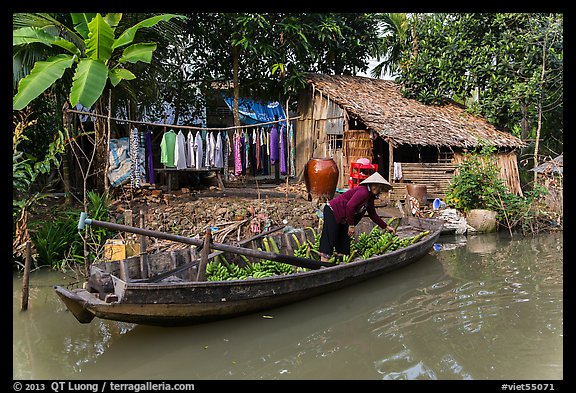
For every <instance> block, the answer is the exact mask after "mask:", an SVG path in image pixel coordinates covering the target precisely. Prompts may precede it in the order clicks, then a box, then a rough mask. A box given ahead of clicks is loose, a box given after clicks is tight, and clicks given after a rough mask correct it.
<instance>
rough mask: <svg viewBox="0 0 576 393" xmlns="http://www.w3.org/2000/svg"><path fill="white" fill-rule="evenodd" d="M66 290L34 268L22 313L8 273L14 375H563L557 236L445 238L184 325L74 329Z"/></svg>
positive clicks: (17, 283) (108, 324) (97, 324)
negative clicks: (409, 254)
mask: <svg viewBox="0 0 576 393" xmlns="http://www.w3.org/2000/svg"><path fill="white" fill-rule="evenodd" d="M67 283H68V281H67V278H66V277H65V276H64V275H63V274H62V273H60V272H51V271H42V270H40V271H37V272H33V274H32V275H31V278H30V297H29V308H28V310H27V311H21V309H20V307H21V284H22V279H21V276H19V275H15V276H14V278H13V344H12V349H13V355H12V356H13V371H12V372H13V378H14V379H19V380H45V379H47V380H54V379H57V380H58V379H59V380H62V379H64V380H89V379H97V380H187V381H189V380H227V379H237V380H259V379H262V380H270V379H276V380H284V379H285V380H288V379H308V380H310V379H332V380H333V379H338V380H342V379H365V380H382V379H384V380H391V379H409V380H562V379H563V378H564V372H563V337H564V334H563V238H562V233H552V234H540V235H538V236H536V237H534V238H532V237H528V238H516V237H514V238H510V236H508V235H507V234H506V235H505V234H501V233H498V234H486V235H479V236H475V237H472V236H470V237H461V238H456V237H453V236H450V237H442V238H440V240H439V243H438V247H437V250H434V251H431V252H430V253H429V255H427V256H426V257H425V258H423V259H422V260H420V261H418V262H416V263H414V264H413V265H410V266H407V267H405V268H402V269H400V270H396V271H393V272H390V273H388V274H385V275H384V276H381V277H377V278H374V279H371V280H369V281H366V282H363V283H360V284H357V285H355V286H353V287H349V288H345V289H342V290H339V291H336V292H332V293H330V294H326V295H322V296H319V297H316V298H313V299H310V300H306V301H303V302H300V303H296V304H292V305H289V306H285V307H281V308H276V309H272V310H269V311H266V312H263V313H256V314H252V315H247V316H244V317H239V318H234V319H229V320H224V321H219V322H213V323H207V324H202V325H195V326H188V327H176V328H161V327H147V326H137V325H133V324H128V323H120V322H113V321H103V320H99V319H97V318H96V319H94V320H93V321H92V322H91V323H90V324H80V323H78V322H77V321H76V319H75V318H74V317H73V315H72V314H71V313H70V312H68V311H67V310H66V308H65V306H64V305H63V303H61V301H60V300H59V298H58V297H57V295H56V294H55V292H54V291H53V289H52V285H54V284H61V285H62V284H63V285H66V284H67ZM548 390H550V389H548Z"/></svg>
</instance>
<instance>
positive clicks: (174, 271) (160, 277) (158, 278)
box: [138, 225, 285, 283]
mask: <svg viewBox="0 0 576 393" xmlns="http://www.w3.org/2000/svg"><path fill="white" fill-rule="evenodd" d="M284 227H285V225H282V226H279V227H275V228H272V229H270V230H269V231H266V232H262V233H260V234H258V235H256V236H252V237H251V238H249V239H246V240H242V241H241V242H240V243H238V244H237V245H238V246H242V245H244V244H248V243H250V242H251V241H252V240H256V239H259V238H261V237H264V236H268V235H269V234H271V233H274V232H277V231H279V230H280V229H282V228H284ZM223 252H224V251H216V252H213V253H212V254H210V255H208V259H211V258H214V257H215V256H217V255H220V254H222V253H223ZM197 264H198V259H195V260H193V261H192V262H188V263H186V264H184V265H182V266H178V267H177V268H176V269H172V270H170V271H167V272H165V273H162V274H158V275H157V276H154V277H152V278H148V279H146V280H141V281H138V282H142V283H155V282H158V281H162V280H163V279H165V278H166V277H169V276H171V275H173V274H177V273H180V272H182V271H184V270H186V269H189V268H191V267H192V266H194V265H197Z"/></svg>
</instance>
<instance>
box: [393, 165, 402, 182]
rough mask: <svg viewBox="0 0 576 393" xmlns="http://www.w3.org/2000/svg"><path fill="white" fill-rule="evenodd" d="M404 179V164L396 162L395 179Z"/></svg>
mask: <svg viewBox="0 0 576 393" xmlns="http://www.w3.org/2000/svg"><path fill="white" fill-rule="evenodd" d="M400 179H402V164H401V163H399V162H395V163H394V180H400Z"/></svg>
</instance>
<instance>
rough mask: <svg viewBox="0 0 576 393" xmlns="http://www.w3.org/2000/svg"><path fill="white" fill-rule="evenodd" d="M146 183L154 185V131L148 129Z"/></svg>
mask: <svg viewBox="0 0 576 393" xmlns="http://www.w3.org/2000/svg"><path fill="white" fill-rule="evenodd" d="M146 181H147V182H148V183H150V184H154V160H153V156H152V131H151V130H150V128H147V129H146Z"/></svg>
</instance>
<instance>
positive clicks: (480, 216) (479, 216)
mask: <svg viewBox="0 0 576 393" xmlns="http://www.w3.org/2000/svg"><path fill="white" fill-rule="evenodd" d="M466 223H467V224H468V225H470V226H471V227H472V228H474V229H475V230H476V231H477V232H495V231H496V227H497V224H498V222H497V220H496V212H495V211H493V210H486V209H472V210H470V211H469V212H468V214H467V215H466Z"/></svg>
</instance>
